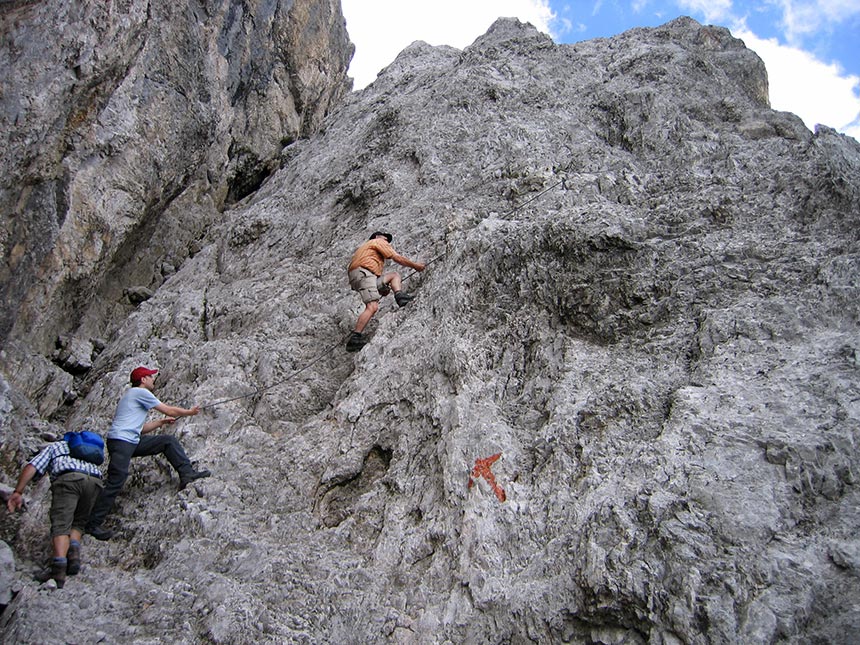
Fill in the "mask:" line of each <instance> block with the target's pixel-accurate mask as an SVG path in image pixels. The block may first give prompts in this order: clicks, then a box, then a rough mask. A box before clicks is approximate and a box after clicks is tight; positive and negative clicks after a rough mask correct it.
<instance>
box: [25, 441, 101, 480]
mask: <svg viewBox="0 0 860 645" xmlns="http://www.w3.org/2000/svg"><path fill="white" fill-rule="evenodd" d="M29 463H30V465H31V466H32V467H33V468H35V469H36V472H38V473H39V474H40V475H44V474H45V473H46V472H47V473H48V476H49V477H50V478H51V481H52V482H53V481H54V480H55V479H56V478H57V477H59V476H60V475H62V474H64V473H67V472H78V473H84V474H87V475H92V476H93V477H98V478H101V476H102V473H101V470H99V467H98V466H96V465H95V464H91V463H90V462H88V461H83V460H82V459H75V458H74V457H72V456H70V455H69V444H67V443H66V442H65V441H55V442H54V443H52V444H50V445H48V446H47V447H46V448H45V449H44V450H42V451H41V452H40V453H39V454H38V455H36V456H35V457H33V458H32V459H31V460H30V462H29Z"/></svg>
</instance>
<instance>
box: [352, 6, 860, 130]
mask: <svg viewBox="0 0 860 645" xmlns="http://www.w3.org/2000/svg"><path fill="white" fill-rule="evenodd" d="M341 5H342V7H343V12H344V16H345V17H346V27H347V31H348V32H349V35H350V39H351V40H352V42H353V43H354V45H355V47H356V53H355V56H354V57H353V62H352V65H351V66H350V76H352V77H353V78H354V79H355V88H356V89H361V88H363V87H365V86H366V85H368V84H369V83H371V82H372V81H373V79H375V78H376V74H377V73H378V72H379V71H380V70H381V69H382V68H383V67H385V66H386V65H388V64H389V63H390V62H391V61H393V60H394V58H395V57H396V56H397V54H398V53H399V52H400V51H401V50H402V49H403V48H404V47H406V46H408V45H409V44H410V43H412V42H414V41H416V40H423V41H425V42H427V43H430V44H431V45H450V46H452V47H457V48H459V49H462V48H464V47H467V46H468V45H469V44H471V43H472V42H473V41H474V40H475V39H476V38H477V37H478V36H480V35H481V34H483V33H484V32H486V30H487V29H488V28H489V26H490V25H491V24H492V23H493V21H494V20H495V19H496V18H498V17H500V16H514V17H517V18H519V19H520V20H522V21H524V22H530V23H531V24H533V25H534V26H535V27H537V28H538V29H540V30H541V31H543V32H545V33H547V34H549V35H550V36H552V38H553V40H554V41H555V42H557V43H573V42H578V41H581V40H589V39H591V38H600V37H608V36H612V35H615V34H618V33H621V32H622V31H625V30H627V29H631V28H633V27H654V26H657V25H661V24H663V23H665V22H668V21H669V20H672V19H674V18H677V17H678V16H691V17H692V18H695V19H696V20H698V21H699V22H701V23H703V24H713V25H721V26H723V27H727V28H728V29H729V30H731V32H732V34H733V35H735V36H736V37H737V38H740V39H742V40H743V41H744V43H745V44H746V46H747V47H749V48H750V49H752V50H753V51H755V52H756V53H757V54H758V55H759V56H760V57H761V58H762V60H764V63H765V66H766V67H767V70H768V77H769V84H770V100H771V106H772V107H773V108H774V109H777V110H783V111H787V112H793V113H794V114H797V115H798V116H799V117H800V118H801V119H803V121H804V122H805V123H806V125H807V127H809V129H810V130H811V129H814V127H815V125H816V124H818V123H822V124H824V125H828V126H830V127H833V128H836V129H837V130H839V131H840V132H844V133H846V134H850V135H851V136H853V137H854V138H856V139H858V140H860V0H755V1H753V0H434V1H433V2H419V1H417V0H416V1H414V2H404V0H341Z"/></svg>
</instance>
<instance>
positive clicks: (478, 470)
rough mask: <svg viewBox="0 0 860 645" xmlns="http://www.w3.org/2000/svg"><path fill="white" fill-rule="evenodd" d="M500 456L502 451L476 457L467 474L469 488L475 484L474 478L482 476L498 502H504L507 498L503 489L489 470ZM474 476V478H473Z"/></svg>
mask: <svg viewBox="0 0 860 645" xmlns="http://www.w3.org/2000/svg"><path fill="white" fill-rule="evenodd" d="M501 456H502V453H500V452H497V453H496V454H495V455H491V456H489V457H486V458H484V459H476V460H475V467H474V468H472V474H471V475H470V476H469V484H468V486H469V488H471V487H472V486H474V485H475V481H474V480H475V479H477V478H478V477H483V478H484V479H485V480H486V481H487V483H488V484H489V485H490V488H492V489H493V492H494V493H495V494H496V497H498V498H499V501H500V502H504V501H505V500H506V499H507V496H506V495H505V490H504V489H503V488H502V487H501V486H499V485H498V484H497V483H496V478H495V477H494V476H493V471H492V470H490V467H491V466H492V465H493V464H494V463H495V462H496V461H498V459H499V457H501ZM473 478H474V479H473Z"/></svg>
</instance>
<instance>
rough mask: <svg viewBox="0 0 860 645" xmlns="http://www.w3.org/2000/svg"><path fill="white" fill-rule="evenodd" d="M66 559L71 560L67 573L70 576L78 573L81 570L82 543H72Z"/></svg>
mask: <svg viewBox="0 0 860 645" xmlns="http://www.w3.org/2000/svg"><path fill="white" fill-rule="evenodd" d="M66 559H67V560H68V561H69V564H68V566H66V573H68V574H69V575H70V576H74V575H77V573H78V571H80V570H81V545H80V544H70V545H69V552H68V553H67V554H66Z"/></svg>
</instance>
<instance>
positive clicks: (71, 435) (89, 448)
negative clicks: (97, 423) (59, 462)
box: [63, 430, 105, 466]
mask: <svg viewBox="0 0 860 645" xmlns="http://www.w3.org/2000/svg"><path fill="white" fill-rule="evenodd" d="M63 440H64V441H65V442H66V443H67V444H69V455H70V456H72V457H74V458H75V459H82V460H83V461H88V462H90V463H91V464H95V465H96V466H101V465H102V464H103V463H104V460H105V442H104V441H103V440H102V438H101V436H99V435H98V434H96V433H95V432H90V431H89V430H81V431H80V432H67V433H66V434H64V435H63Z"/></svg>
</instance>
